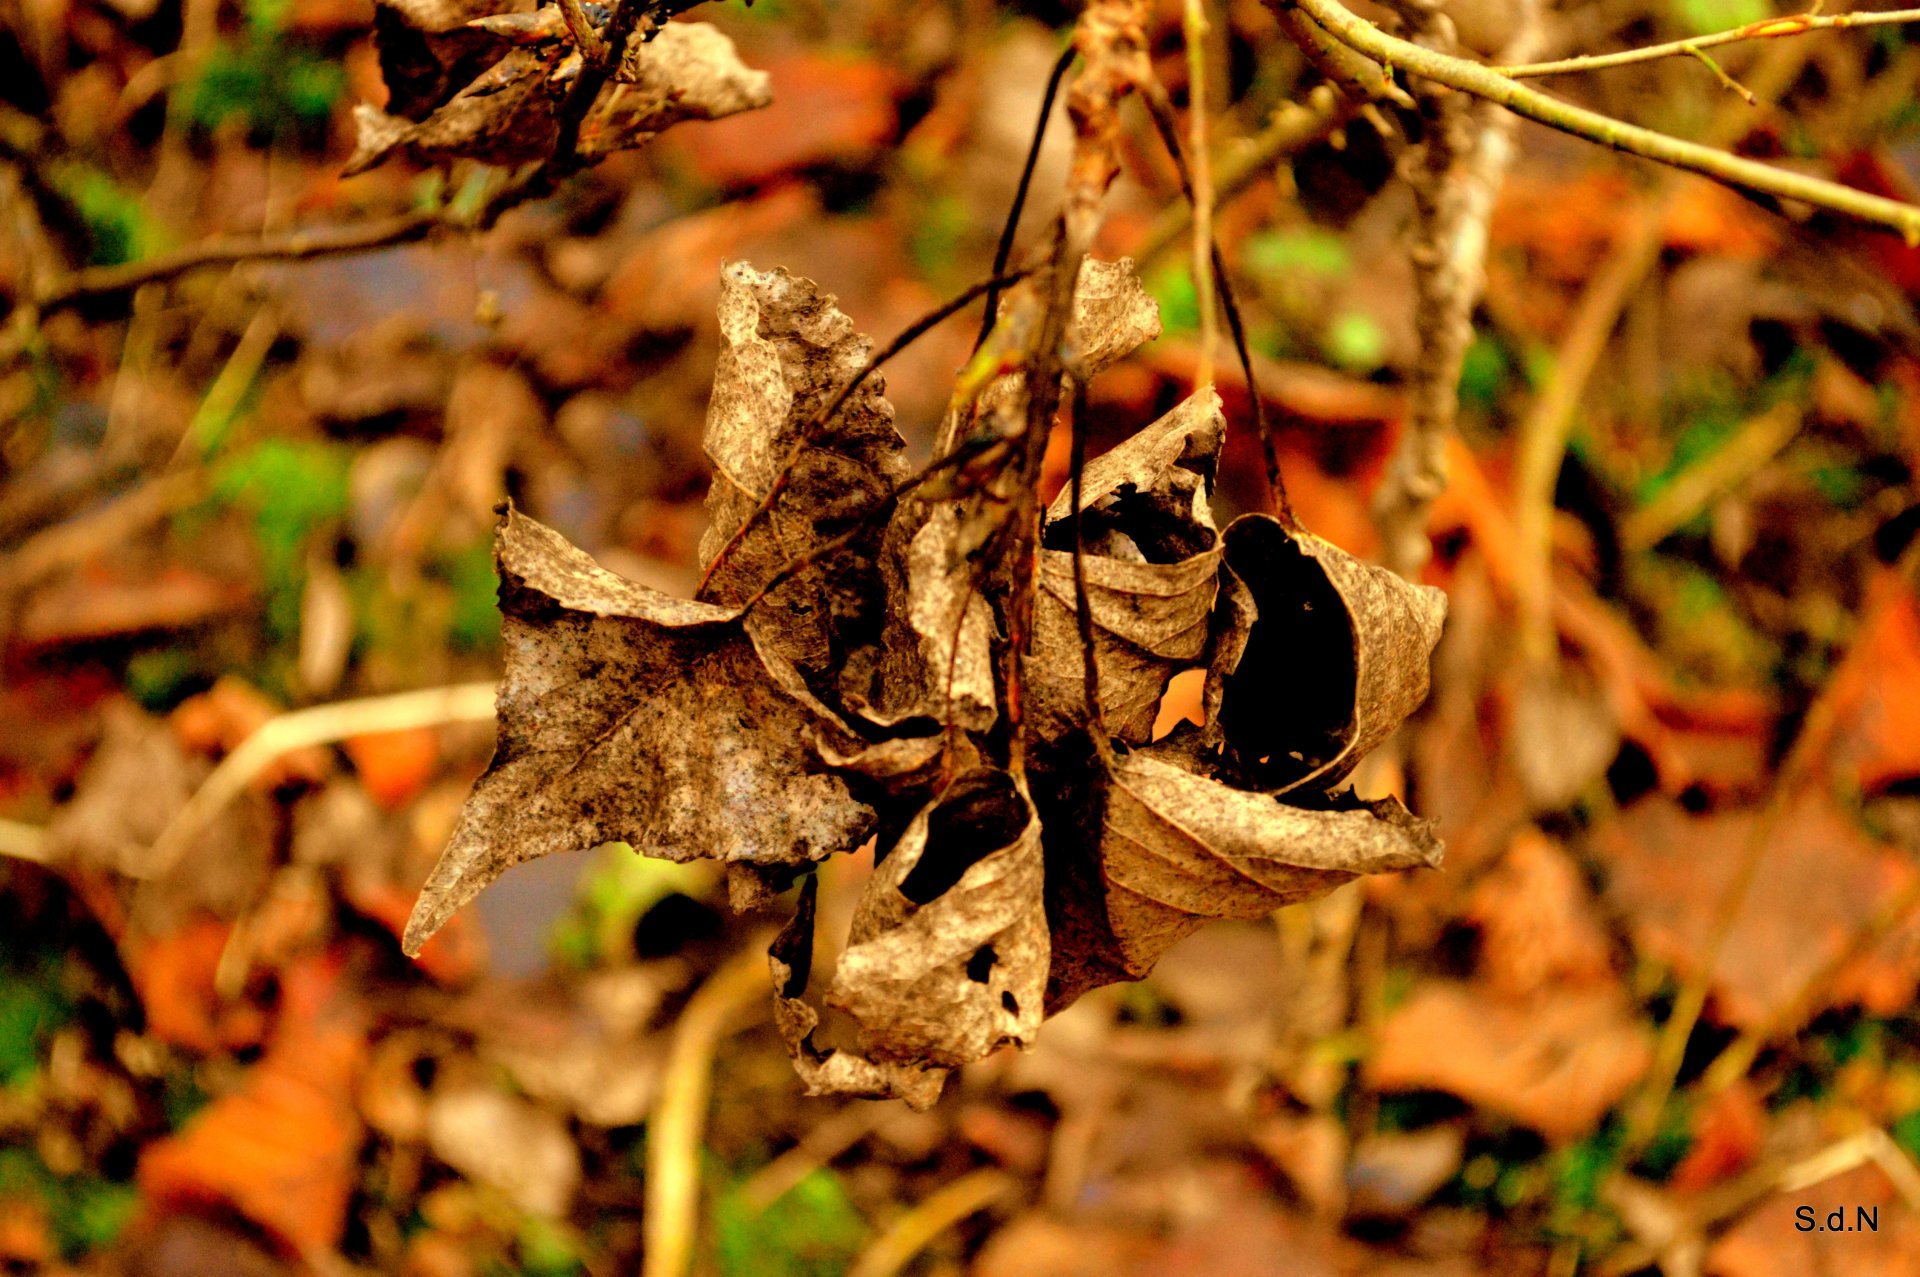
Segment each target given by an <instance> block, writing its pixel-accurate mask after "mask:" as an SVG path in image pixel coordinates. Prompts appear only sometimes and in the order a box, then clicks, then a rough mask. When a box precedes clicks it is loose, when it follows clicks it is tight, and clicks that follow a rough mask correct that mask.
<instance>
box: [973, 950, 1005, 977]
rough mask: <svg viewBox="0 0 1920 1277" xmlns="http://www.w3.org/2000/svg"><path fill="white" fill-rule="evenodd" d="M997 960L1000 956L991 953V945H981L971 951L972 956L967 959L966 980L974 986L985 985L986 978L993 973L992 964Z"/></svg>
mask: <svg viewBox="0 0 1920 1277" xmlns="http://www.w3.org/2000/svg"><path fill="white" fill-rule="evenodd" d="M999 960H1000V955H999V954H997V953H995V952H994V951H993V946H992V945H990V944H983V945H981V946H980V947H979V948H978V949H975V950H974V951H973V956H972V957H971V958H968V959H967V979H969V980H971V981H973V982H974V983H975V984H985V983H986V982H987V976H988V975H989V974H990V973H991V972H992V971H993V964H994V963H996V962H998V961H999Z"/></svg>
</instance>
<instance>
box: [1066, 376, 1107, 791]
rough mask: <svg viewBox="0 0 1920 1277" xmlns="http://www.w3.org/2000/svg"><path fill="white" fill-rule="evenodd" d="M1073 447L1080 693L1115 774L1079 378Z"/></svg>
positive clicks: (1098, 747) (1100, 752) (1071, 512)
mask: <svg viewBox="0 0 1920 1277" xmlns="http://www.w3.org/2000/svg"><path fill="white" fill-rule="evenodd" d="M1068 412H1069V414H1070V416H1071V420H1070V422H1069V425H1070V428H1071V429H1072V432H1073V433H1072V444H1071V447H1070V448H1069V449H1068V461H1067V466H1068V476H1069V478H1068V487H1069V488H1070V489H1071V495H1070V496H1069V497H1068V505H1067V511H1068V520H1069V522H1070V523H1071V524H1072V530H1073V619H1074V624H1075V625H1077V626H1078V627H1079V630H1080V690H1081V694H1082V695H1083V696H1084V697H1085V698H1086V703H1087V733H1088V735H1090V736H1092V737H1093V752H1094V753H1095V755H1097V756H1098V757H1099V759H1100V762H1101V763H1102V764H1103V765H1104V766H1105V767H1106V769H1107V770H1108V771H1109V772H1111V771H1112V770H1113V742H1112V741H1111V740H1110V739H1109V738H1108V736H1107V715H1106V709H1105V707H1104V706H1102V705H1101V703H1100V661H1099V657H1098V653H1097V651H1096V649H1095V648H1094V646H1093V598H1092V596H1091V595H1089V594H1088V593H1087V557H1086V546H1085V544H1084V542H1085V540H1086V528H1085V524H1086V511H1085V509H1084V508H1083V504H1084V502H1085V499H1086V491H1085V488H1086V470H1087V388H1086V386H1085V385H1084V384H1082V382H1081V381H1080V379H1079V378H1078V377H1076V378H1074V381H1073V395H1072V398H1071V400H1070V401H1069V404H1068Z"/></svg>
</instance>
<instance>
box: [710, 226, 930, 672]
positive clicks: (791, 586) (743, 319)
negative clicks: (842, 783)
mask: <svg viewBox="0 0 1920 1277" xmlns="http://www.w3.org/2000/svg"><path fill="white" fill-rule="evenodd" d="M721 279H722V284H721V293H720V335H721V351H720V362H719V366H718V367H717V368H716V369H715V372H714V382H713V399H712V401H711V403H710V405H709V407H708V410H707V433H706V449H707V455H708V456H709V457H711V458H712V460H713V466H714V476H713V488H712V490H711V491H710V492H709V493H708V495H707V516H708V519H709V523H710V526H709V528H708V530H707V534H706V536H705V537H704V538H703V539H702V540H701V542H700V562H701V564H702V566H703V567H704V566H709V565H711V564H712V563H713V562H714V560H715V558H716V556H718V555H719V554H720V553H721V551H722V549H723V548H725V547H727V546H728V545H729V543H730V542H733V541H734V537H735V535H736V534H737V533H739V531H740V529H741V527H742V526H743V525H744V524H746V522H747V520H748V518H749V517H750V516H751V515H752V514H753V512H754V511H755V510H757V509H758V508H759V506H760V505H761V503H762V501H764V500H765V498H766V495H767V493H768V492H769V491H770V490H771V489H772V488H773V486H774V484H775V482H776V481H777V480H779V478H780V476H781V474H782V472H783V471H784V470H785V468H786V465H787V462H788V459H789V458H790V457H791V456H792V455H793V453H794V449H795V448H796V447H797V446H798V445H800V444H801V443H802V442H803V437H802V436H803V432H805V431H806V430H807V428H808V427H809V426H810V425H811V424H812V422H813V420H814V418H815V416H816V415H817V414H818V413H819V412H820V411H821V410H823V409H824V408H825V407H826V405H827V403H828V401H829V400H830V399H831V398H832V397H833V396H834V395H835V394H836V393H838V392H839V390H840V389H841V387H843V386H844V385H846V384H847V383H848V382H849V381H851V380H852V379H853V377H854V376H855V375H856V374H857V373H858V372H859V371H860V370H861V368H863V367H864V366H865V365H866V362H867V360H868V358H869V357H870V356H871V354H872V343H871V342H870V341H869V340H868V339H867V338H866V337H865V336H864V335H862V334H861V333H858V332H856V331H855V330H854V327H853V321H852V320H850V319H848V318H847V316H846V315H844V314H842V313H841V312H840V310H839V309H838V308H837V307H836V306H835V305H834V299H833V296H832V295H831V294H829V293H823V292H821V290H820V288H819V286H818V285H817V284H815V283H814V282H813V281H812V280H809V279H799V278H796V277H794V276H792V275H789V274H788V273H787V272H786V271H785V270H781V269H778V268H776V269H774V270H772V271H765V272H762V271H756V270H754V269H753V268H752V267H751V266H748V265H746V264H745V263H743V262H737V263H734V264H733V265H731V266H728V267H727V268H726V270H725V271H724V272H723V274H722V277H721ZM883 386H884V383H883V382H882V380H881V379H880V378H879V377H877V376H876V377H873V378H870V379H868V381H867V382H866V383H865V384H864V385H862V386H861V388H860V389H859V390H858V391H857V392H855V393H854V395H853V396H852V397H851V398H850V399H848V401H847V402H846V403H845V404H843V405H842V406H841V408H840V410H839V411H838V412H837V413H836V414H835V416H834V418H833V420H832V421H831V422H829V423H827V424H826V425H825V426H824V427H823V428H821V429H819V430H818V431H817V433H815V435H814V437H813V438H812V439H811V441H808V446H807V447H806V450H805V452H804V454H803V455H802V457H801V460H800V462H799V464H798V465H796V466H795V467H794V468H793V470H792V472H791V474H789V475H788V476H787V487H786V489H785V491H784V492H782V494H781V496H780V498H779V500H778V502H777V503H776V504H775V505H774V507H773V508H772V509H771V510H770V511H769V512H768V513H767V514H766V515H765V516H764V517H762V518H760V519H759V520H758V521H757V522H756V523H755V524H754V525H753V526H752V527H751V528H749V529H748V530H747V532H746V533H745V535H743V536H741V537H740V539H739V540H738V542H737V543H734V544H732V546H731V548H730V549H727V550H726V558H725V561H724V562H722V563H721V564H720V566H719V567H718V568H716V569H714V570H713V572H712V575H711V577H710V578H709V579H708V581H707V583H706V586H705V588H704V590H703V597H705V598H707V599H709V600H711V601H712V602H715V603H721V604H734V605H738V604H742V603H745V602H746V601H747V600H748V599H749V598H751V597H752V596H753V595H754V594H755V593H756V592H757V591H758V590H759V589H760V588H761V587H762V586H764V585H765V584H766V583H767V581H768V579H769V578H771V577H772V576H773V575H774V573H776V572H778V571H779V570H780V569H782V568H784V567H785V566H787V564H788V563H789V562H791V561H792V560H793V559H794V558H795V557H796V556H798V555H801V554H804V553H806V552H807V551H809V550H812V549H815V548H816V547H817V546H819V545H820V544H821V543H822V542H824V541H828V540H830V539H832V538H833V537H835V536H837V535H839V534H841V533H843V532H845V531H846V530H847V529H848V528H849V527H850V526H852V524H853V522H854V521H855V520H856V519H858V518H860V517H861V516H863V515H865V514H866V513H867V512H868V511H869V510H870V509H872V508H873V507H874V506H875V505H876V504H877V503H878V502H879V501H880V500H881V499H882V498H883V497H884V496H885V495H886V494H887V493H888V492H889V491H890V490H891V489H892V488H893V487H894V485H896V484H897V483H899V482H900V480H902V479H904V478H905V477H906V475H907V471H908V463H907V458H906V441H905V440H903V439H902V438H901V437H900V432H899V431H897V430H895V429H894V427H893V406H892V405H891V404H889V403H888V402H887V400H886V397H885V395H884V394H883V393H882V389H883ZM884 534H885V528H884V527H883V526H881V525H880V524H878V523H876V524H875V525H874V526H873V527H872V528H871V530H870V532H869V533H868V534H867V535H865V536H862V537H857V538H855V539H854V540H853V541H851V542H849V543H848V544H847V545H846V546H845V547H843V548H842V549H840V550H839V551H837V552H836V553H834V554H833V555H831V556H828V557H827V558H826V559H825V560H824V561H822V562H821V563H819V564H818V565H816V566H815V567H814V568H813V569H812V570H810V571H808V572H806V573H804V574H803V575H801V576H799V577H796V578H795V579H793V580H791V581H789V582H787V583H786V584H784V585H782V586H781V587H780V588H778V589H776V590H775V591H773V593H772V594H771V595H769V596H768V597H767V598H766V599H765V600H764V601H763V602H761V603H760V604H759V605H758V606H757V607H756V608H755V610H754V614H753V616H752V617H751V618H750V619H749V620H748V623H747V624H748V628H749V629H750V630H751V631H752V632H753V634H754V636H755V638H756V639H757V640H759V641H760V642H761V643H762V644H764V645H766V646H768V647H770V648H772V649H774V650H777V651H779V652H780V653H781V654H782V655H784V656H785V657H787V658H788V659H789V660H791V661H792V662H793V663H794V665H796V666H797V667H798V668H799V669H800V671H801V672H802V673H803V674H804V675H806V677H807V678H808V680H809V682H810V683H811V684H812V685H813V686H815V687H819V688H825V689H828V691H829V692H831V691H832V689H834V688H836V687H837V686H838V685H839V683H840V676H841V673H842V667H843V666H844V665H845V664H846V663H847V661H848V659H849V657H850V656H851V655H852V654H853V653H854V651H855V650H856V649H858V648H860V647H862V646H864V645H866V644H868V643H871V642H872V641H873V640H875V639H877V638H878V636H879V634H880V630H881V627H882V625H883V623H884V608H885V598H884V595H883V593H882V589H881V582H880V575H879V572H878V570H877V568H876V566H875V565H876V560H877V557H878V553H879V546H880V542H881V539H882V537H883V536H884Z"/></svg>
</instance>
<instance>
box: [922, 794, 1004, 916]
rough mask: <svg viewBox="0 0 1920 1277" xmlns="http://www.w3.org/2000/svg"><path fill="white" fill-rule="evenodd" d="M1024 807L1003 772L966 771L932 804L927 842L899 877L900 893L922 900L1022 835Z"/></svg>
mask: <svg viewBox="0 0 1920 1277" xmlns="http://www.w3.org/2000/svg"><path fill="white" fill-rule="evenodd" d="M1026 827H1027V806H1026V804H1025V803H1024V802H1022V801H1021V799H1020V795H1019V793H1018V792H1017V791H1016V790H1015V789H1014V787H1013V782H1012V781H1011V780H1010V779H1008V778H1007V775H1006V773H1004V772H995V771H984V770H982V771H975V772H969V773H968V774H967V775H965V776H962V777H961V778H960V779H959V780H957V781H955V782H954V784H953V788H951V789H949V790H948V791H947V793H946V796H945V797H944V798H942V799H941V800H940V803H939V805H938V806H936V807H935V808H934V809H933V815H932V816H930V817H929V818H928V820H927V845H926V846H925V847H923V848H921V850H920V860H919V862H918V863H917V864H915V865H914V867H913V868H912V869H910V870H908V871H907V876H906V877H905V878H904V879H902V880H901V882H900V894H901V895H903V896H905V897H906V898H907V899H908V900H911V901H912V902H913V903H914V904H917V905H924V904H927V903H928V902H930V901H933V900H937V899H939V897H940V896H941V895H943V894H945V892H946V891H947V889H948V888H950V887H952V886H953V884H954V883H956V882H959V881H960V878H961V876H962V875H963V874H965V873H966V872H967V870H969V869H971V868H972V867H973V866H974V864H976V863H977V862H979V861H981V860H984V859H985V858H986V857H988V856H990V855H992V854H993V853H994V852H996V851H998V850H1000V848H1002V847H1005V846H1006V845H1008V844H1009V843H1011V842H1012V841H1013V840H1014V839H1016V838H1018V837H1019V836H1020V833H1021V831H1022V830H1024V829H1025V828H1026Z"/></svg>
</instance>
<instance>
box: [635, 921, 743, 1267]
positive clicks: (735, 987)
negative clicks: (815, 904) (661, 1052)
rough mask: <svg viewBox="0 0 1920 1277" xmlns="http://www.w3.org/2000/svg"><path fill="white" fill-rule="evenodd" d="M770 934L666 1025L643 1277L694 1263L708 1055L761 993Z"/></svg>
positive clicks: (650, 1131) (650, 1147)
mask: <svg viewBox="0 0 1920 1277" xmlns="http://www.w3.org/2000/svg"><path fill="white" fill-rule="evenodd" d="M770 938H771V937H770V936H761V937H758V938H757V939H755V940H753V941H751V942H750V943H749V944H748V945H747V947H746V949H744V950H743V951H742V952H740V953H739V954H737V955H735V956H734V958H733V959H732V960H731V961H730V962H728V963H727V965H725V966H724V967H721V968H720V969H719V970H718V971H716V972H714V973H713V974H712V975H711V976H709V977H708V978H707V981H706V983H705V984H702V985H701V986H700V987H699V988H698V989H697V990H695V991H694V995H693V997H692V998H691V999H689V1000H688V1002H687V1006H686V1009H685V1010H684V1011H682V1012H681V1013H680V1018H679V1020H678V1021H677V1022H676V1023H675V1024H674V1027H673V1046H672V1048H671V1049H670V1050H669V1052H668V1054H667V1067H666V1072H665V1073H664V1074H663V1075H662V1076H661V1079H660V1095H659V1097H658V1099H656V1100H655V1102H654V1107H653V1114H652V1117H651V1118H650V1120H649V1121H648V1123H647V1180H646V1210H645V1215H644V1216H643V1219H644V1227H645V1230H646V1231H645V1241H646V1257H645V1259H643V1260H642V1261H641V1269H640V1271H641V1275H642V1277H685V1274H686V1273H687V1272H688V1271H689V1269H690V1268H691V1266H692V1263H693V1243H694V1238H695V1236H696V1235H697V1234H698V1232H699V1221H700V1140H701V1136H702V1134H703V1132H704V1131H705V1130H706V1125H707V1100H708V1097H709V1095H710V1094H711V1092H712V1089H713V1052H714V1048H715V1047H716V1046H717V1045H718V1044H719V1041H720V1039H721V1038H722V1037H724V1036H725V1035H726V1034H727V1032H728V1030H729V1027H730V1026H731V1025H732V1023H733V1021H734V1019H735V1017H736V1016H737V1015H738V1014H739V1012H740V1011H742V1010H743V1009H745V1008H746V1007H747V1006H749V1005H750V1004H751V1003H752V1002H753V1000H754V999H755V998H764V997H765V995H766V993H767V959H766V953H765V950H766V947H767V942H768V940H769V939H770Z"/></svg>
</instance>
